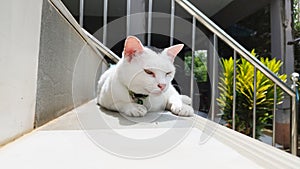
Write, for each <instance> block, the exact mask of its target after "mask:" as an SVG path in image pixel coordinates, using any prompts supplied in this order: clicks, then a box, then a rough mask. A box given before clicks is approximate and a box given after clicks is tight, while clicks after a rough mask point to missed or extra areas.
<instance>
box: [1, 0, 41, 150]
mask: <svg viewBox="0 0 300 169" xmlns="http://www.w3.org/2000/svg"><path fill="white" fill-rule="evenodd" d="M41 9H42V1H41V0H26V1H24V0H8V1H1V5H0V21H1V26H0V144H2V143H4V142H6V141H8V140H10V139H12V138H14V137H16V136H17V135H20V134H22V133H24V132H26V131H29V130H31V129H32V128H33V120H34V110H35V95H36V94H35V93H36V79H37V64H38V54H39V39H40V23H41Z"/></svg>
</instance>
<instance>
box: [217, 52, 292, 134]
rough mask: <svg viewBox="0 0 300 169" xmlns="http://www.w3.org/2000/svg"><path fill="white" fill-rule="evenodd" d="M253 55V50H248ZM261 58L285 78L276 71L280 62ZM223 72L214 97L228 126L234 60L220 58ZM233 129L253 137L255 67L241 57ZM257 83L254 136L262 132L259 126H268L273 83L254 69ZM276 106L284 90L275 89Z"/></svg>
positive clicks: (284, 79)
mask: <svg viewBox="0 0 300 169" xmlns="http://www.w3.org/2000/svg"><path fill="white" fill-rule="evenodd" d="M251 54H252V55H253V56H255V55H256V54H255V52H254V50H253V51H252V52H251ZM260 61H261V62H262V63H263V64H264V65H265V66H266V67H268V68H269V69H270V70H271V71H272V72H274V73H275V74H276V75H277V76H278V77H279V78H280V79H281V80H282V81H286V77H287V76H286V75H285V74H279V70H280V67H281V66H282V62H281V61H279V60H276V59H275V58H274V59H271V60H269V59H268V58H260ZM221 63H222V67H223V73H222V75H221V78H220V82H219V89H220V97H219V98H218V99H217V101H218V104H219V106H220V110H221V112H222V113H223V119H224V120H225V121H226V122H227V126H228V127H232V103H233V92H234V91H233V73H234V60H233V59H232V57H230V58H229V59H222V60H221ZM236 65H237V67H236V72H237V75H236V91H235V92H236V116H235V118H236V122H235V124H236V126H235V128H236V130H237V131H239V132H241V133H244V134H246V135H248V136H252V128H253V126H252V124H253V103H254V94H253V93H254V78H253V77H254V67H253V66H252V65H251V63H249V62H248V61H246V60H245V59H244V58H241V59H238V60H237V62H236ZM256 79H257V83H256V137H257V138H258V137H259V136H260V135H261V134H262V133H261V131H262V129H263V128H266V127H267V126H269V125H270V124H269V120H270V119H271V118H272V110H273V105H274V104H273V103H274V83H273V82H272V81H271V80H270V79H268V78H267V77H266V76H264V75H263V74H262V73H261V72H260V71H257V76H256ZM276 91H277V105H278V104H281V103H282V100H283V94H284V93H283V91H282V90H280V89H279V88H276Z"/></svg>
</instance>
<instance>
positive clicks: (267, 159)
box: [0, 101, 300, 169]
mask: <svg viewBox="0 0 300 169" xmlns="http://www.w3.org/2000/svg"><path fill="white" fill-rule="evenodd" d="M99 117H101V118H99ZM152 117H155V113H153V114H149V115H148V116H146V118H144V119H143V120H145V121H147V120H150V119H151V118H152ZM99 120H103V121H102V122H100V121H99ZM135 120H137V119H135ZM140 120H141V119H140ZM88 121H89V122H90V124H88V125H87V124H85V122H88ZM99 122H100V123H99ZM103 122H104V123H106V124H109V125H108V126H107V125H104V124H103ZM191 124H192V127H191ZM82 127H84V130H83V128H82ZM186 129H189V130H186ZM169 130H172V131H174V133H173V134H175V135H176V134H178V133H180V132H182V131H188V132H186V135H185V136H184V137H183V139H182V140H180V141H181V142H179V143H178V144H177V145H176V146H173V147H172V148H170V149H168V151H166V152H164V153H163V154H160V155H157V156H153V157H151V158H144V159H140V160H132V159H128V158H121V157H120V155H119V156H116V155H113V154H112V152H111V153H108V152H107V150H104V149H103V148H100V147H99V145H97V140H96V139H94V138H93V137H91V135H89V134H90V133H89V132H96V133H98V134H99V133H100V134H102V135H101V136H102V137H101V139H103V140H104V139H107V138H113V137H112V132H111V131H114V132H115V133H118V134H119V135H121V136H122V135H123V136H125V137H128V138H134V139H144V140H147V139H151V138H154V137H161V136H162V135H163V134H165V133H166V132H167V131H169ZM110 141H111V142H110V143H111V145H116V146H119V147H121V148H124V150H125V151H132V153H136V154H137V155H138V154H139V153H143V152H140V151H152V150H153V148H156V147H151V146H150V147H138V145H136V146H135V145H133V146H132V145H128V146H127V147H128V149H126V148H127V147H126V146H125V147H122V146H123V145H124V144H126V143H124V142H120V140H118V139H111V140H110ZM163 141H164V140H162V142H161V144H163ZM130 146H132V147H130ZM157 146H161V145H160V144H157ZM104 148H105V147H104ZM106 148H107V147H106ZM118 150H120V149H118ZM108 151H109V150H108ZM121 156H122V155H121ZM0 166H1V168H28V169H29V168H30V169H32V168H46V169H47V168H49V169H50V168H72V169H77V168H78V169H82V168H89V169H90V168H95V169H96V168H131V169H134V168H136V169H140V168H149V169H150V168H151V169H153V168H172V169H177V168H178V169H179V168H180V169H182V168H222V169H226V168H228V169H233V168H239V169H240V168H243V169H244V168H249V169H253V168H299V166H300V160H299V158H298V157H295V156H292V155H290V154H288V153H286V152H283V151H281V150H278V149H276V148H273V147H271V146H269V145H267V144H264V143H262V142H260V141H257V140H254V139H252V138H250V137H247V136H245V135H242V134H240V133H237V132H235V131H232V130H230V129H228V128H226V127H223V126H221V125H219V124H216V123H214V122H211V121H209V120H206V119H204V118H202V117H198V116H195V117H193V118H181V117H177V116H174V115H172V114H170V113H169V112H165V113H162V114H161V115H160V116H158V118H157V119H155V120H154V121H151V120H150V121H149V122H143V123H134V122H132V121H130V120H127V119H126V118H124V117H122V116H120V115H119V114H118V113H113V112H108V111H99V108H98V107H97V106H96V104H95V102H94V101H91V102H89V103H87V104H85V105H83V106H80V107H78V108H77V109H75V110H73V111H71V112H69V113H67V114H66V115H64V116H62V117H60V118H58V119H56V120H54V121H52V122H50V123H48V124H47V125H45V126H43V127H41V128H39V129H37V130H35V131H33V132H31V133H29V134H27V135H25V136H23V137H21V138H20V139H18V140H16V141H15V142H12V143H10V144H8V145H6V146H4V147H2V148H1V149H0ZM2 166H5V167H2Z"/></svg>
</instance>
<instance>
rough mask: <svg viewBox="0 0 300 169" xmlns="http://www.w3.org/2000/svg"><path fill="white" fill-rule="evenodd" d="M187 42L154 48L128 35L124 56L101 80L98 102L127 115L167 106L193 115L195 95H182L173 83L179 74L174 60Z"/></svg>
mask: <svg viewBox="0 0 300 169" xmlns="http://www.w3.org/2000/svg"><path fill="white" fill-rule="evenodd" d="M183 46H184V45H183V44H179V45H174V46H171V47H169V48H166V49H164V50H161V51H154V50H152V49H150V48H148V47H144V46H143V45H142V43H141V42H140V40H139V39H137V38H136V37H134V36H129V37H127V39H126V41H125V45H124V50H123V57H122V59H121V60H120V61H119V62H118V63H117V64H116V66H114V67H112V68H110V69H108V70H107V71H106V72H104V73H103V75H102V76H101V78H100V80H99V82H98V91H97V103H98V104H99V105H100V106H102V107H104V108H106V109H110V110H113V111H119V112H120V113H124V114H126V115H127V116H135V117H138V116H144V115H145V114H146V113H147V112H151V111H163V110H170V111H171V112H172V113H174V114H176V115H180V116H192V115H193V114H194V110H193V108H192V107H191V106H190V104H191V99H190V98H189V97H188V96H184V95H180V94H179V93H178V92H177V91H176V90H175V88H174V87H173V85H172V84H171V81H172V79H173V78H174V75H175V67H174V65H173V62H174V59H175V57H176V55H177V54H178V53H179V52H180V51H181V49H182V48H183Z"/></svg>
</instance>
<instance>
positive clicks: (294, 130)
mask: <svg viewBox="0 0 300 169" xmlns="http://www.w3.org/2000/svg"><path fill="white" fill-rule="evenodd" d="M291 78H292V81H293V85H292V87H291V88H292V89H293V90H294V91H295V93H296V95H295V96H293V97H291V99H292V110H291V153H292V154H293V155H297V151H298V125H297V120H298V111H297V109H298V101H299V91H298V85H297V82H298V80H299V74H298V73H292V76H291Z"/></svg>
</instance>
